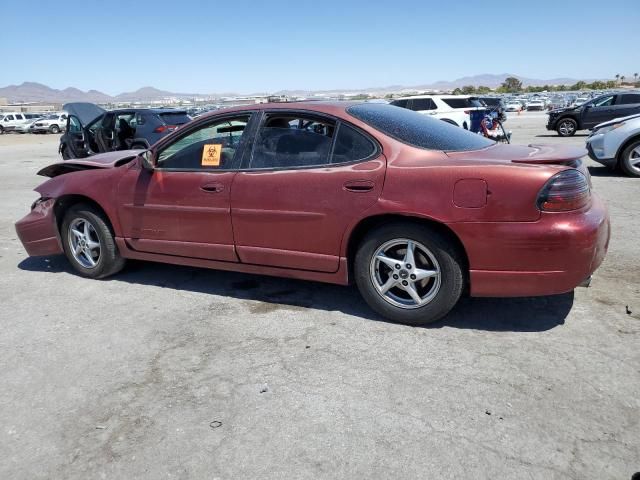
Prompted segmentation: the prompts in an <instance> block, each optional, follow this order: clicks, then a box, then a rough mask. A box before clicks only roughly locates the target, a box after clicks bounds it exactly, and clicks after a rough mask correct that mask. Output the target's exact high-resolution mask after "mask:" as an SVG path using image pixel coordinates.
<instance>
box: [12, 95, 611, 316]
mask: <svg viewBox="0 0 640 480" xmlns="http://www.w3.org/2000/svg"><path fill="white" fill-rule="evenodd" d="M584 153H585V152H584V151H583V150H582V149H576V148H554V147H544V146H528V147H527V146H516V145H502V144H495V143H494V142H492V141H490V140H488V139H486V138H483V137H480V136H478V135H475V134H473V133H470V132H468V131H465V130H463V129H461V128H456V127H453V126H451V125H448V124H447V123H445V122H441V121H438V120H434V119H431V118H428V117H425V116H423V115H420V114H418V113H416V112H412V111H409V110H406V109H403V108H399V107H394V106H390V105H382V104H370V103H321V102H309V103H280V104H264V105H252V106H245V107H238V108H233V109H227V110H224V111H218V112H215V113H213V114H210V115H208V116H203V117H200V118H198V119H197V120H195V121H193V122H191V123H189V124H188V125H185V126H184V127H182V128H181V129H179V130H177V131H175V132H174V133H172V134H170V135H168V136H166V137H165V138H163V139H161V140H160V141H159V142H157V143H156V144H155V145H153V146H152V147H151V148H150V149H149V150H146V151H117V152H111V153H105V154H99V155H95V156H93V157H91V158H89V159H84V160H77V159H76V160H68V161H66V162H62V163H57V164H53V165H50V166H48V167H46V168H44V169H42V170H41V171H40V172H39V173H40V174H41V175H44V176H47V177H51V178H50V179H49V180H47V181H46V182H44V183H43V184H42V185H40V186H39V187H38V188H36V191H37V192H38V193H39V194H40V196H41V197H40V199H39V200H37V201H36V202H35V203H34V204H33V205H32V207H31V213H29V214H28V215H27V216H26V217H25V218H23V219H22V220H20V221H19V222H17V224H16V230H17V232H18V235H19V237H20V240H21V241H22V243H23V244H24V247H25V249H26V250H27V252H28V253H29V255H52V254H60V253H64V254H65V255H66V256H67V258H68V259H69V262H70V263H71V264H72V265H73V267H74V268H75V269H76V270H77V271H78V272H79V273H80V274H81V275H83V276H86V277H90V278H104V277H106V276H109V275H113V274H115V273H116V272H118V271H119V270H120V269H122V268H123V266H124V264H125V260H126V259H140V260H149V261H156V262H166V263H174V264H181V265H191V266H198V267H208V268H213V269H220V270H235V271H240V272H249V273H257V274H264V275H274V276H282V277H292V278H298V279H306V280H314V281H320V282H330V283H337V284H343V285H346V284H349V283H351V282H353V283H355V284H356V285H357V286H358V289H359V291H360V293H361V294H362V296H363V297H364V299H365V300H366V302H367V303H368V304H369V305H370V306H371V307H372V308H373V309H374V310H375V311H376V312H378V313H379V314H381V315H382V316H384V317H386V318H388V319H390V320H393V321H396V322H402V323H406V324H412V325H419V324H425V323H428V322H432V321H435V320H437V319H439V318H441V317H443V316H444V315H446V314H447V312H449V311H450V310H451V308H452V307H453V306H454V305H455V304H456V302H457V301H458V299H459V298H460V296H461V295H463V294H465V293H468V294H470V295H472V296H496V297H501V296H533V295H552V294H559V293H563V292H568V291H570V290H572V289H573V288H574V287H576V286H578V285H580V284H583V283H584V282H586V281H588V279H589V278H590V276H591V274H592V273H593V272H594V271H595V270H596V269H597V268H598V266H599V265H600V263H601V262H602V260H603V258H604V256H605V253H606V250H607V246H608V242H609V230H610V228H609V219H608V213H607V210H606V208H605V206H604V205H603V203H602V201H601V200H600V199H599V198H598V196H597V195H596V194H595V193H594V192H592V188H591V180H590V176H589V173H588V171H587V170H586V168H585V167H584V165H583V164H582V162H581V160H580V158H581V157H582V156H583V155H584Z"/></svg>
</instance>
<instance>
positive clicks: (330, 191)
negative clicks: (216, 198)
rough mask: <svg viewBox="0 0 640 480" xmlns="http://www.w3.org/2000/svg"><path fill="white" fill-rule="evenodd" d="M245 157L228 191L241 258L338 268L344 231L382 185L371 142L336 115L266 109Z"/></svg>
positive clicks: (378, 156) (381, 167)
mask: <svg viewBox="0 0 640 480" xmlns="http://www.w3.org/2000/svg"><path fill="white" fill-rule="evenodd" d="M247 158H248V164H247V165H244V166H246V167H248V169H247V170H246V171H241V172H239V173H238V174H237V176H236V178H235V180H234V183H233V187H232V190H231V212H232V218H233V229H234V234H235V242H236V249H237V252H238V256H239V257H240V261H242V262H244V263H250V264H257V265H269V266H277V267H285V268H296V269H303V270H314V271H322V272H335V271H337V270H338V267H339V260H340V247H341V241H342V237H343V234H344V232H345V230H346V229H347V227H348V225H350V224H351V223H352V222H353V221H354V220H356V219H357V218H359V216H360V215H361V214H362V212H364V211H365V210H366V209H367V208H369V207H370V206H371V205H373V204H374V203H375V202H376V200H377V199H378V197H379V195H380V192H381V189H382V184H383V180H384V174H385V167H386V161H385V158H384V156H383V155H382V153H381V150H380V147H379V146H378V145H377V143H376V142H375V141H374V140H373V139H371V138H369V136H368V135H366V134H365V133H363V132H361V131H360V130H358V129H356V128H354V127H352V126H350V125H348V124H346V123H342V122H340V121H337V120H336V119H332V118H328V117H318V116H314V115H312V114H307V113H304V112H283V111H278V112H268V113H266V114H265V115H264V118H263V119H262V121H261V126H260V128H259V130H258V132H257V134H256V137H255V142H254V147H253V152H252V155H250V156H249V155H247Z"/></svg>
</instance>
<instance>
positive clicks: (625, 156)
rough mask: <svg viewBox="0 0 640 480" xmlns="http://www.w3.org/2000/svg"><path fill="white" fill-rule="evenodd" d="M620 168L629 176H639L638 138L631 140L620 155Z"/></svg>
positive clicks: (639, 152)
mask: <svg viewBox="0 0 640 480" xmlns="http://www.w3.org/2000/svg"><path fill="white" fill-rule="evenodd" d="M619 165H620V169H621V170H622V171H623V172H624V173H625V174H627V175H629V176H630V177H640V140H636V141H635V142H632V143H631V145H629V146H628V147H627V148H625V149H624V151H623V152H622V155H621V156H620V162H619Z"/></svg>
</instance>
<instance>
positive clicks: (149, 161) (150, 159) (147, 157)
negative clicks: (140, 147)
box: [140, 150, 156, 172]
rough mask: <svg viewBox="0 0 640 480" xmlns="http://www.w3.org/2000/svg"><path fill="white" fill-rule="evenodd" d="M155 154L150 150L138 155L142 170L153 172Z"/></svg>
mask: <svg viewBox="0 0 640 480" xmlns="http://www.w3.org/2000/svg"><path fill="white" fill-rule="evenodd" d="M155 163H156V162H155V154H154V153H153V151H151V150H145V151H144V152H142V153H141V154H140V164H141V165H142V168H144V169H145V170H147V171H149V172H153V169H154V168H155Z"/></svg>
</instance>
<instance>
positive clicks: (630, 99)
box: [620, 93, 640, 105]
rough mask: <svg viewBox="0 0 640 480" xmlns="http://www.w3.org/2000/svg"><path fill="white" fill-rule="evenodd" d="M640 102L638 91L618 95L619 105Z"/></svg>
mask: <svg viewBox="0 0 640 480" xmlns="http://www.w3.org/2000/svg"><path fill="white" fill-rule="evenodd" d="M635 103H640V94H638V93H625V94H623V95H621V97H620V105H633V104H635Z"/></svg>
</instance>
